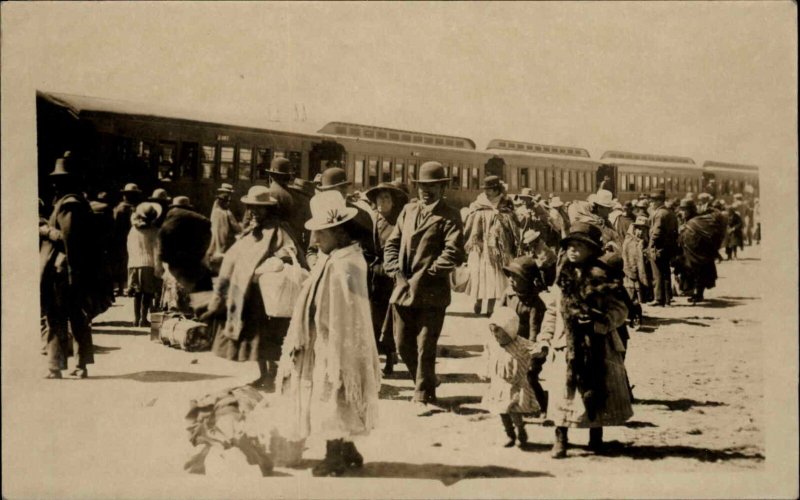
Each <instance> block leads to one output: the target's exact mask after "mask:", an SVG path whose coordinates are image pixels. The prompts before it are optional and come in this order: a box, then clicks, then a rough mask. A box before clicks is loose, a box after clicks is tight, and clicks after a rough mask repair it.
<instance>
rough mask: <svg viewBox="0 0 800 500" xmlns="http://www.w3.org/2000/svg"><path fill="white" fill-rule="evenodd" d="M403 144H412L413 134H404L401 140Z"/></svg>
mask: <svg viewBox="0 0 800 500" xmlns="http://www.w3.org/2000/svg"><path fill="white" fill-rule="evenodd" d="M400 140H402V141H403V142H411V134H403V135H402V136H401V138H400Z"/></svg>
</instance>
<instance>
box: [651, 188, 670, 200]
mask: <svg viewBox="0 0 800 500" xmlns="http://www.w3.org/2000/svg"><path fill="white" fill-rule="evenodd" d="M666 197H667V192H666V191H664V190H663V189H655V190H653V191H650V199H651V200H664V199H666Z"/></svg>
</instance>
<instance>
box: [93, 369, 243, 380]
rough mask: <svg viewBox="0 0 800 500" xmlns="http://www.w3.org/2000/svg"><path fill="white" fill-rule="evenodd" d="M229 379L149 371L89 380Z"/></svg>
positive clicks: (188, 373)
mask: <svg viewBox="0 0 800 500" xmlns="http://www.w3.org/2000/svg"><path fill="white" fill-rule="evenodd" d="M218 378H228V376H227V375H213V374H211V373H192V372H171V371H163V370H148V371H143V372H136V373H126V374H125V375H101V376H97V377H95V376H90V377H89V380H111V379H120V380H135V381H137V382H196V381H198V380H213V379H218Z"/></svg>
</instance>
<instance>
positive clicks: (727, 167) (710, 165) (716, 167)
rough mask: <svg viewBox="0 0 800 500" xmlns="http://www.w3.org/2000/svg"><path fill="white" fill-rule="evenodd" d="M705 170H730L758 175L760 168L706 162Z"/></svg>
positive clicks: (704, 164)
mask: <svg viewBox="0 0 800 500" xmlns="http://www.w3.org/2000/svg"><path fill="white" fill-rule="evenodd" d="M703 168H706V169H709V170H729V171H735V172H741V171H747V172H754V173H758V166H756V165H742V164H738V163H726V162H722V161H710V160H709V161H706V162H705V163H703Z"/></svg>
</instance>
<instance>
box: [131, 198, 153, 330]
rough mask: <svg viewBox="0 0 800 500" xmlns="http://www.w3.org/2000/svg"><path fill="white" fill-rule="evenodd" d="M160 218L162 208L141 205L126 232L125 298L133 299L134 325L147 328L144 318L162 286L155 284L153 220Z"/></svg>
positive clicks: (147, 203) (145, 204)
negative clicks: (126, 272)
mask: <svg viewBox="0 0 800 500" xmlns="http://www.w3.org/2000/svg"><path fill="white" fill-rule="evenodd" d="M160 216H161V206H159V205H158V204H156V203H151V202H144V203H140V204H139V205H138V206H137V207H136V210H135V211H134V212H133V215H132V216H131V230H130V232H129V233H128V295H132V296H133V316H134V320H133V326H135V327H138V326H144V327H149V326H150V321H148V318H147V315H148V314H149V312H150V307H151V305H152V303H153V296H154V295H155V293H156V290H157V288H160V287H161V283H156V276H155V266H156V235H157V232H158V228H156V227H155V221H156V220H157V219H158V218H159V217H160Z"/></svg>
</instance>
